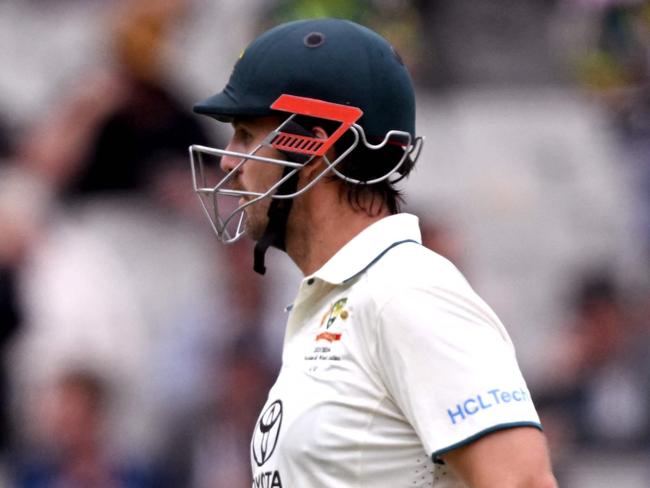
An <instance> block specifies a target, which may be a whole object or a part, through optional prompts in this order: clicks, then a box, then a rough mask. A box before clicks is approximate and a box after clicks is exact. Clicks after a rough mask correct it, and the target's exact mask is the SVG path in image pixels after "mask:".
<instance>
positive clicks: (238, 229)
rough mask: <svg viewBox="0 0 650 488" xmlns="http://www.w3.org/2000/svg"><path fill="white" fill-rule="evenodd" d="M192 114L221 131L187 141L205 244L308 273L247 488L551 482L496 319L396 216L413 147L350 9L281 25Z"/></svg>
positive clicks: (390, 52) (404, 116)
mask: <svg viewBox="0 0 650 488" xmlns="http://www.w3.org/2000/svg"><path fill="white" fill-rule="evenodd" d="M194 110H195V112H197V113H199V114H204V115H208V116H210V117H213V118H215V119H217V120H219V121H222V122H229V123H231V124H232V126H233V128H234V134H233V136H232V139H231V140H230V143H229V145H228V147H227V148H226V149H225V150H221V149H214V148H208V147H204V146H192V147H191V148H190V155H191V159H192V169H193V176H194V189H195V191H196V192H197V194H198V195H199V197H200V200H201V202H202V204H203V207H204V209H205V211H206V214H207V215H208V216H209V217H210V221H211V223H212V226H213V228H214V230H215V232H216V234H217V235H218V237H219V238H220V239H221V240H222V241H224V242H226V243H230V242H234V241H236V240H238V239H239V238H240V237H241V236H243V235H248V236H249V237H250V238H252V239H253V240H254V241H256V245H255V250H254V258H255V260H254V263H255V264H254V267H255V269H256V271H258V272H260V273H264V272H265V269H266V268H265V262H264V256H265V252H266V250H267V249H268V247H270V246H273V247H276V248H278V249H281V250H283V251H286V253H287V254H288V255H289V256H290V257H291V259H292V260H293V261H294V262H295V264H296V265H297V266H298V267H299V268H300V270H301V271H302V273H303V274H304V279H303V280H302V282H301V284H300V287H299V291H298V296H297V297H296V299H295V301H294V302H293V304H292V305H290V306H289V307H288V308H287V311H288V321H287V326H286V335H285V340H284V350H283V357H282V368H281V371H280V373H279V376H278V378H277V381H276V383H275V385H274V386H273V388H272V389H271V391H270V392H269V395H268V400H267V402H266V405H265V406H264V408H263V409H262V411H261V413H260V416H259V419H258V421H257V424H256V425H255V428H254V432H253V434H252V440H251V464H252V469H253V483H252V486H253V487H265V488H266V487H273V488H276V487H284V488H324V487H328V488H330V487H332V488H339V487H340V488H351V487H369V488H370V487H372V488H406V487H413V488H417V487H436V488H452V487H466V486H467V487H473V488H479V487H481V488H482V487H491V488H494V487H497V488H510V487H513V488H514V487H527V488H551V487H555V486H556V482H555V479H554V477H553V474H552V472H551V467H550V463H549V456H548V453H547V448H546V442H545V439H544V436H543V434H542V431H541V427H540V423H539V418H538V416H537V413H536V411H535V408H534V406H533V402H532V399H531V396H530V393H529V391H528V389H527V387H526V383H525V381H524V379H523V377H522V375H521V372H520V370H519V367H518V365H517V360H516V358H515V351H514V349H513V345H512V343H511V341H510V338H509V336H508V334H507V332H506V330H505V329H504V327H503V325H502V324H501V322H500V321H499V319H498V318H497V316H496V315H495V314H494V312H493V311H492V310H491V309H490V308H489V306H488V305H486V304H485V302H484V301H483V300H482V299H481V298H480V297H479V296H478V295H477V294H476V293H475V292H474V291H473V290H472V288H471V287H470V285H469V284H468V283H467V281H466V280H465V279H464V277H463V276H462V275H461V274H460V272H459V271H458V270H457V269H456V268H455V267H454V265H453V264H452V263H451V262H449V261H448V260H446V259H445V258H444V257H442V256H440V255H438V254H436V253H434V252H432V251H430V250H428V249H426V248H425V247H423V246H422V244H421V238H420V230H419V227H418V220H417V218H416V217H415V216H413V215H408V214H404V213H400V202H401V195H400V192H399V190H398V189H397V188H396V186H395V183H396V182H397V181H398V180H400V179H402V178H404V177H405V176H407V175H408V174H409V172H410V171H411V170H412V169H413V166H414V164H415V162H416V160H417V157H418V155H419V152H420V149H421V146H422V140H421V138H419V137H417V136H416V134H415V100H414V92H413V87H412V83H411V79H410V76H409V74H408V72H407V70H406V68H405V66H404V64H403V62H402V60H401V59H400V57H399V55H398V53H397V52H396V51H395V50H394V49H393V48H392V47H391V45H390V44H389V43H388V42H387V41H386V40H385V39H383V38H382V37H381V36H379V35H378V34H376V33H375V32H373V31H371V30H369V29H367V28H365V27H362V26H360V25H358V24H355V23H353V22H349V21H346V20H338V19H318V20H302V21H296V22H290V23H286V24H283V25H280V26H278V27H275V28H273V29H271V30H269V31H268V32H266V33H264V34H262V35H261V36H260V37H258V38H257V39H256V40H254V41H253V42H252V43H251V44H250V45H249V46H248V48H247V49H245V51H244V52H243V53H242V55H241V57H240V59H239V60H238V61H237V63H236V64H235V67H234V70H233V72H232V74H231V76H230V80H229V81H228V84H227V86H226V87H225V88H224V89H223V90H222V91H220V92H218V93H217V94H216V95H214V96H212V97H210V98H208V99H207V100H205V101H203V102H201V103H198V104H197V105H196V106H195V107H194ZM212 157H219V158H220V165H221V168H222V170H223V171H224V172H225V176H223V178H221V179H220V180H219V181H218V182H216V184H212V182H210V175H213V174H214V171H211V170H210V168H209V167H207V166H208V164H209V161H210V159H211V158H212Z"/></svg>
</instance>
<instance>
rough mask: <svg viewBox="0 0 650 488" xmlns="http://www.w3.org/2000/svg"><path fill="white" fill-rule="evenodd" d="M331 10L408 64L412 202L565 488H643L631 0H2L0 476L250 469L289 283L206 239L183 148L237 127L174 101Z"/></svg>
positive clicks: (646, 153)
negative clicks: (289, 26) (524, 390)
mask: <svg viewBox="0 0 650 488" xmlns="http://www.w3.org/2000/svg"><path fill="white" fill-rule="evenodd" d="M323 15H331V16H337V17H345V18H350V19H352V20H356V21H359V22H361V23H364V24H366V25H368V26H371V27H373V28H375V29H376V30H378V31H380V32H381V33H383V34H384V35H385V36H386V37H387V38H388V39H389V40H390V41H391V42H392V43H393V44H394V45H395V46H396V47H397V49H398V51H399V52H400V53H401V55H402V57H403V58H404V60H405V62H406V63H407V64H408V65H409V66H410V68H411V71H412V73H413V76H414V80H415V83H416V86H417V90H418V97H419V104H418V129H419V132H420V134H421V135H424V136H425V137H426V145H425V150H424V154H423V156H422V158H421V159H420V162H419V168H417V170H416V172H415V174H414V175H413V176H412V177H411V179H410V181H408V182H407V183H405V190H406V192H407V195H408V199H407V200H408V210H411V211H413V212H415V213H417V214H418V215H419V216H420V217H421V219H422V221H423V225H424V228H425V239H426V243H427V244H428V245H429V246H430V247H432V248H434V249H435V250H437V251H438V252H440V253H442V254H444V255H446V256H448V257H450V258H451V259H452V260H453V261H454V262H455V263H456V264H457V265H458V266H459V267H460V268H461V269H462V270H463V271H464V272H465V273H466V275H467V276H468V277H469V279H470V281H471V282H472V283H473V284H474V286H475V288H476V289H477V290H478V291H479V292H480V293H481V294H482V295H483V296H484V297H485V298H486V299H487V301H488V302H489V303H490V304H492V306H493V307H494V308H495V309H496V311H497V312H498V313H499V315H500V316H501V318H502V319H503V321H504V322H505V324H506V326H507V327H508V328H509V330H510V332H511V335H512V337H513V340H514V341H515V343H516V345H517V347H518V353H519V359H520V362H521V365H522V367H523V369H524V372H525V374H526V375H527V377H528V380H529V386H530V389H531V391H532V393H533V396H534V398H536V400H537V403H538V406H539V410H540V413H541V415H542V420H543V423H544V425H545V428H546V432H547V435H548V437H549V442H550V444H551V449H552V457H553V461H554V465H555V470H556V472H557V476H558V478H559V481H560V486H563V487H565V488H600V487H611V486H617V487H620V488H637V487H639V488H640V487H647V486H648V481H647V480H648V479H650V462H649V461H650V456H649V454H650V353H649V351H650V348H649V346H650V259H649V252H650V84H649V81H650V3H649V2H647V1H640V0H636V1H635V0H495V1H491V2H476V1H472V0H455V1H453V2H452V1H443V0H428V1H427V0H419V1H418V0H411V1H408V0H357V1H354V0H321V1H317V0H128V1H120V2H118V1H116V0H47V1H46V0H1V1H0V65H1V66H3V69H2V70H0V341H1V342H0V344H1V346H0V354H1V356H0V359H1V360H2V366H1V367H0V446H1V449H0V451H1V453H2V454H1V455H0V473H1V474H0V486H7V487H14V486H17V487H21V488H22V487H25V488H35V487H46V486H54V484H53V483H54V480H58V481H59V482H62V483H63V482H65V481H66V480H67V481H68V482H71V480H75V479H76V480H82V481H81V482H80V484H79V485H78V486H88V487H94V486H105V485H104V484H103V483H105V482H106V480H107V479H112V480H113V481H114V483H115V484H114V485H112V486H119V487H129V488H131V487H134V488H135V487H153V486H155V487H165V486H168V487H174V488H178V487H192V488H216V487H235V488H236V487H246V486H250V481H249V475H248V471H249V467H248V441H249V434H250V431H251V426H252V424H253V422H254V419H255V417H256V415H257V411H258V408H259V406H260V405H261V403H262V402H263V399H264V397H265V394H266V390H267V388H268V386H269V384H271V383H272V381H273V378H274V375H275V372H276V371H277V369H278V365H279V358H280V349H281V343H282V334H283V326H284V320H285V319H284V307H285V305H287V304H288V303H290V302H291V300H292V298H293V293H294V291H295V290H296V289H297V284H298V280H299V278H300V277H299V275H298V272H297V271H296V270H294V269H293V268H292V266H291V263H290V262H289V261H288V259H287V258H286V257H285V256H283V255H281V254H279V253H276V254H275V255H274V256H273V259H272V260H271V259H270V260H269V263H270V266H269V267H270V273H269V274H268V275H267V276H266V277H264V278H263V279H262V278H260V277H258V276H256V275H255V274H254V273H253V272H252V269H251V266H252V259H251V247H252V246H251V245H250V243H249V242H244V243H241V245H239V244H238V245H235V246H232V247H228V248H224V247H222V246H221V245H220V244H218V243H217V241H216V239H214V238H213V236H212V235H211V234H210V233H209V229H208V225H207V222H204V220H203V216H202V215H201V214H200V211H199V205H198V204H197V202H196V201H195V198H194V196H193V195H192V193H191V183H190V176H189V162H188V160H187V157H186V154H187V146H188V145H189V144H192V143H208V144H222V143H223V141H224V140H225V139H226V137H227V136H228V133H227V128H222V127H218V126H217V125H216V124H213V123H209V122H208V121H204V120H199V119H198V117H194V116H192V115H191V113H190V112H191V106H192V103H193V102H194V101H196V100H199V99H202V98H204V97H206V96H208V95H210V94H212V93H213V92H215V91H216V90H218V89H220V88H221V87H222V86H223V85H224V84H225V82H226V80H227V78H228V76H229V73H230V70H231V66H232V65H233V63H234V61H235V60H236V59H237V57H238V55H239V53H240V52H241V50H242V49H243V48H244V47H245V45H246V43H247V41H249V40H250V39H252V38H253V37H254V36H255V35H256V34H257V33H259V32H260V31H261V30H263V29H265V28H266V27H268V26H270V25H273V24H275V23H277V22H280V21H284V20H289V19H294V18H304V17H312V16H323ZM442 373H443V374H444V372H442ZM115 480H118V481H115ZM65 486H68V485H65ZM75 486H76V485H75Z"/></svg>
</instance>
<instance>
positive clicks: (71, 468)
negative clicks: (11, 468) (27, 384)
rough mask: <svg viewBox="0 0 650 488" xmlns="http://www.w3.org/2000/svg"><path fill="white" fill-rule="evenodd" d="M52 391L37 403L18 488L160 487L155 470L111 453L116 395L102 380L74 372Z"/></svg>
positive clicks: (62, 379)
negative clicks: (109, 422)
mask: <svg viewBox="0 0 650 488" xmlns="http://www.w3.org/2000/svg"><path fill="white" fill-rule="evenodd" d="M50 388H51V390H49V391H44V392H43V393H44V396H45V398H44V399H41V400H42V403H40V402H39V404H38V407H39V410H40V412H39V413H40V417H37V418H36V419H34V421H35V425H36V427H37V432H36V433H35V437H36V438H35V439H32V440H31V442H29V443H28V446H29V448H28V453H27V454H26V456H25V460H24V462H23V463H21V465H20V467H19V468H18V472H17V475H16V484H15V486H16V487H17V488H53V487H62V488H63V487H65V488H148V487H151V488H153V487H155V486H158V484H157V483H156V482H155V478H154V475H153V474H152V472H151V471H150V469H151V467H150V466H147V465H145V464H138V462H137V461H136V460H135V459H134V458H130V459H128V460H127V459H124V458H123V457H122V456H119V455H117V456H116V455H115V454H114V453H111V452H110V450H109V448H108V445H107V442H106V437H105V431H104V429H105V428H106V415H107V405H108V403H109V402H110V401H111V391H110V388H109V386H108V384H107V383H106V382H105V381H104V380H103V379H102V378H101V377H100V376H97V375H96V374H94V373H91V372H87V371H83V370H72V371H70V372H68V373H67V374H64V375H63V376H62V377H60V378H59V379H58V380H56V381H55V383H54V384H53V385H51V387H50ZM39 429H40V431H38V430H39Z"/></svg>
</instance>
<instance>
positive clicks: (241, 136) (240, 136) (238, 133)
mask: <svg viewBox="0 0 650 488" xmlns="http://www.w3.org/2000/svg"><path fill="white" fill-rule="evenodd" d="M235 140H236V141H238V142H239V143H240V144H245V145H247V144H249V143H250V142H251V141H252V140H253V134H251V133H250V132H249V131H248V130H246V129H244V128H243V127H238V128H237V129H236V130H235Z"/></svg>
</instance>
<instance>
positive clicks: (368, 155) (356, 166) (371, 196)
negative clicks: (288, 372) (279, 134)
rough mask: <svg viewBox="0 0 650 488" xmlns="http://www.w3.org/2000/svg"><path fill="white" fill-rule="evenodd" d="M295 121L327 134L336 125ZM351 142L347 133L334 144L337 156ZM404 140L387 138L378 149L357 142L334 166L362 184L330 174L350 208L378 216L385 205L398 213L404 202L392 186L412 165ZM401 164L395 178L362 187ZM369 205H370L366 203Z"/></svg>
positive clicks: (305, 119) (336, 126) (316, 120)
mask: <svg viewBox="0 0 650 488" xmlns="http://www.w3.org/2000/svg"><path fill="white" fill-rule="evenodd" d="M294 121H295V122H296V123H297V124H299V125H300V126H302V127H307V128H310V129H311V128H313V127H315V126H317V125H318V126H321V127H322V128H323V129H324V130H325V131H326V132H327V133H328V134H331V133H332V132H334V131H335V130H336V129H337V128H338V126H339V124H338V123H336V122H331V121H328V120H322V119H314V118H313V117H305V116H298V117H295V118H294ZM353 142H354V134H353V133H352V131H350V130H348V131H347V132H346V133H345V134H343V136H342V137H341V138H340V139H339V140H338V141H336V142H335V143H334V149H335V151H336V155H337V156H339V155H341V154H343V153H344V152H345V151H347V150H348V148H349V147H350V146H351V145H352V143H353ZM368 142H369V143H371V144H378V143H380V142H381V140H372V139H370V140H369V141H368ZM404 143H405V141H403V140H400V139H399V138H392V139H390V140H389V141H388V142H387V144H386V145H385V146H383V147H382V148H380V149H370V148H369V147H367V146H366V145H365V144H364V143H363V141H361V140H359V142H358V144H357V146H356V147H355V148H354V149H353V150H352V151H351V152H350V154H348V155H347V156H346V157H345V158H343V160H342V161H341V162H340V163H339V164H338V165H337V166H336V169H337V170H338V171H339V172H340V173H342V174H343V175H345V176H348V177H350V178H353V179H355V180H359V181H360V182H361V183H353V182H349V181H345V180H341V178H339V177H338V176H337V175H336V174H331V175H329V178H330V180H335V181H341V182H342V185H341V191H342V192H343V193H345V196H346V198H347V199H348V202H349V203H350V205H352V207H353V208H355V209H356V210H362V211H364V212H366V213H367V214H369V215H376V214H378V213H379V212H380V211H381V210H382V208H384V205H385V206H386V207H387V208H388V210H389V211H390V213H391V214H396V213H399V212H400V211H401V205H402V204H403V203H404V196H403V194H402V192H401V191H400V190H398V189H397V188H396V187H395V183H397V182H399V181H400V180H402V179H403V178H405V177H406V176H407V175H408V174H409V173H410V172H411V170H412V169H413V167H414V166H415V162H414V161H413V160H412V159H411V156H410V155H405V154H404V151H405V150H406V148H405V147H404V146H403V144H404ZM402 158H405V159H404V162H403V163H402V165H401V166H400V167H399V169H398V170H397V171H396V174H397V175H399V176H398V177H397V178H395V177H391V178H386V179H385V180H383V181H380V182H378V183H374V184H364V183H363V182H364V181H371V180H373V179H376V178H380V177H381V176H384V175H385V174H387V173H389V172H390V171H391V170H392V169H393V168H394V167H395V166H397V163H398V162H399V161H400V160H401V159H402ZM368 202H369V203H368Z"/></svg>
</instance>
